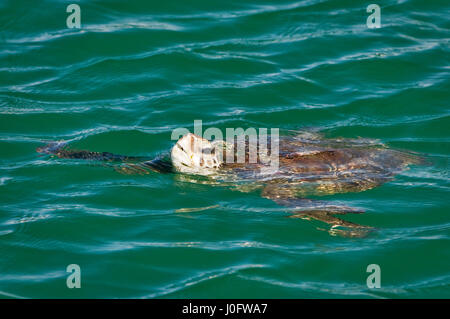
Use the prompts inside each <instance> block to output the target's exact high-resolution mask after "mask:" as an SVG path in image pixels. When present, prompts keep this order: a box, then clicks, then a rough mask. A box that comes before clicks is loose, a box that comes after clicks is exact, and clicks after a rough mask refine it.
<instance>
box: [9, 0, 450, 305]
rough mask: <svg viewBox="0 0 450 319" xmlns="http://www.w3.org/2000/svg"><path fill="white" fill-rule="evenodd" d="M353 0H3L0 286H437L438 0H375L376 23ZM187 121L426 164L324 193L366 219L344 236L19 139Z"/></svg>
mask: <svg viewBox="0 0 450 319" xmlns="http://www.w3.org/2000/svg"><path fill="white" fill-rule="evenodd" d="M72 2H76V3H78V4H79V5H80V7H81V24H82V25H81V29H68V28H67V26H66V18H67V16H68V15H69V13H66V7H67V5H68V4H70V3H72ZM370 3H372V1H370V2H368V1H350V0H340V1H337V0H336V1H332V0H328V1H321V0H309V1H297V2H295V1H289V0H288V1H275V0H272V1H261V0H258V1H257V0H252V1H247V0H245V1H243V0H239V1H213V0H195V1H132V0H128V1H87V0H86V1H62V0H60V1H24V0H21V1H4V0H3V1H1V2H0V30H1V31H0V43H1V46H0V204H1V205H0V297H18V298H19V297H26V298H51V297H57V298H79V297H83V298H107V297H113V298H116V297H117V298H141V297H146V298H224V297H237V298H239V297H252V298H257V297H267V298H342V297H343V298H346V297H357V298H384V297H388V298H419V297H425V298H429V297H447V298H448V297H450V272H449V270H450V254H449V244H450V240H449V238H450V218H449V209H450V204H449V187H450V183H449V159H450V135H449V133H450V129H449V127H450V120H449V115H450V108H449V103H448V98H449V93H448V92H449V89H450V86H449V62H450V58H449V39H450V22H449V20H448V17H449V16H450V6H449V2H448V1H444V0H442V1H430V0H429V1H415V0H405V1H386V0H380V1H377V2H375V3H377V4H379V5H380V7H381V28H379V29H369V28H367V26H366V19H367V17H368V15H369V14H368V13H366V7H367V5H369V4H370ZM197 119H198V120H202V121H203V126H204V129H206V128H208V127H218V128H220V129H222V130H223V131H225V129H226V128H227V127H229V128H236V127H243V128H248V127H255V128H259V127H264V128H273V127H275V128H280V129H309V128H313V129H320V130H322V131H323V132H324V133H325V134H326V136H329V137H340V136H342V137H358V136H361V137H367V138H376V139H379V140H380V141H382V142H384V143H386V144H387V145H389V146H390V147H392V148H399V149H406V150H411V151H415V152H420V153H423V154H424V155H425V156H426V157H427V159H428V161H429V165H425V166H414V167H412V168H411V169H410V170H407V171H404V172H402V173H401V174H399V175H398V176H397V177H396V179H395V180H393V181H391V182H388V183H386V184H384V185H382V186H381V187H378V188H375V189H372V190H369V191H366V192H361V193H347V194H341V195H334V196H329V197H327V199H328V200H339V201H341V202H344V203H345V204H346V205H348V206H355V207H360V208H362V209H364V210H365V211H366V213H365V214H361V215H347V216H345V217H344V218H345V219H346V220H349V221H353V222H357V223H361V224H364V225H370V226H373V227H376V229H377V231H376V232H374V233H372V234H371V235H370V236H368V237H367V238H362V239H356V238H354V239H349V238H342V237H335V236H330V234H329V233H328V232H326V231H323V230H321V229H323V228H326V225H324V224H323V223H320V222H318V221H305V220H300V219H291V218H286V216H288V215H287V213H285V212H284V211H282V210H280V207H278V206H277V205H276V204H275V203H274V202H272V201H270V200H267V199H263V198H261V197H260V196H259V193H258V192H249V193H242V192H237V191H234V190H232V189H229V188H225V187H212V186H210V185H202V184H192V183H189V182H185V181H183V180H181V179H180V178H177V176H176V175H171V174H165V175H164V174H156V173H152V174H149V175H145V176H139V175H122V174H119V173H117V172H116V171H114V170H113V169H112V168H111V167H104V166H100V165H94V164H93V163H86V162H81V161H76V160H63V159H57V158H49V157H47V156H40V155H39V154H37V153H36V152H35V149H36V148H37V147H39V146H42V145H43V143H44V142H48V141H55V140H65V141H69V142H70V145H71V147H73V148H77V149H89V150H94V151H109V152H115V153H119V154H128V155H149V156H156V155H158V154H160V153H163V152H166V151H168V150H169V149H170V147H171V146H172V145H173V141H171V139H170V136H171V132H172V130H173V129H175V128H178V127H187V128H189V129H191V130H192V129H193V121H194V120H197ZM209 206H213V208H210V209H206V210H203V211H194V212H177V211H178V210H179V209H182V208H196V207H209ZM69 264H78V265H79V266H80V267H81V288H80V289H76V288H74V289H69V288H67V286H66V278H67V276H68V275H69V274H68V273H67V272H66V267H67V265H69ZM369 264H378V265H379V266H380V267H381V288H378V289H377V288H375V289H369V288H368V287H367V285H366V278H367V276H368V275H369V274H368V273H367V272H366V267H367V265H369Z"/></svg>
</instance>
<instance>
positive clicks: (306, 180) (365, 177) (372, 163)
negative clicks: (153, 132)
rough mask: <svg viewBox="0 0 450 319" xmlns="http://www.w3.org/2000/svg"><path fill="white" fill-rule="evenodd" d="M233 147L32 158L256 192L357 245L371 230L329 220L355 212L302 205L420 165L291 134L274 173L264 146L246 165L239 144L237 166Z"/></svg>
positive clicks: (358, 142) (185, 144)
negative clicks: (178, 176)
mask: <svg viewBox="0 0 450 319" xmlns="http://www.w3.org/2000/svg"><path fill="white" fill-rule="evenodd" d="M237 141H238V140H237V139H235V140H234V142H233V143H229V142H225V141H220V140H219V141H213V142H211V141H209V140H206V139H204V138H202V137H200V136H197V135H195V134H192V133H189V134H186V135H184V136H183V137H181V138H180V139H179V140H178V141H177V142H176V143H175V145H174V146H173V147H172V149H171V152H170V155H168V156H161V157H158V158H156V159H149V158H143V157H129V156H123V155H116V154H112V153H108V152H91V151H76V150H68V149H67V148H66V144H65V143H63V142H60V143H51V144H48V145H47V146H44V147H41V148H38V149H37V151H38V152H41V153H47V154H52V155H55V156H57V157H60V158H76V159H90V160H100V161H104V162H110V163H119V165H116V166H115V169H116V170H118V171H119V172H122V173H127V174H131V173H137V174H145V173H148V171H149V170H153V171H157V172H161V173H170V172H177V173H182V176H185V177H186V178H188V179H189V180H190V181H194V182H196V181H197V182H198V181H202V182H205V181H206V182H207V183H211V184H219V185H225V186H231V187H235V188H236V189H238V190H240V191H247V192H248V191H249V190H251V191H256V190H259V191H260V192H261V196H262V197H264V198H267V199H271V200H273V201H274V202H276V203H278V204H279V205H282V206H283V207H286V209H287V210H289V211H291V215H290V217H293V218H303V219H315V220H319V221H322V222H325V223H327V224H329V225H330V226H331V228H330V229H329V232H330V234H332V235H336V234H337V235H342V236H346V237H363V236H365V235H367V234H368V233H369V232H370V231H371V230H372V228H371V227H368V226H362V225H358V224H355V223H352V222H349V221H345V220H343V219H341V218H339V217H337V216H340V215H344V214H347V213H362V212H363V211H362V210H361V209H356V208H351V207H347V206H344V205H340V204H337V203H331V202H326V201H322V200H313V199H309V198H308V197H311V196H320V195H331V194H336V193H345V192H360V191H365V190H368V189H371V188H374V187H376V186H379V185H380V184H382V183H385V182H387V181H389V180H391V179H392V178H393V177H394V175H396V174H397V173H399V172H400V171H401V170H404V169H406V168H407V167H408V165H410V164H421V163H423V159H422V157H420V156H418V155H415V154H412V153H410V152H404V151H398V150H393V149H389V148H387V147H386V146H385V145H384V144H382V143H380V142H378V141H376V140H372V139H364V138H357V139H349V138H324V137H323V136H322V135H320V134H317V133H311V132H296V133H295V134H292V133H290V134H285V135H283V136H280V137H278V138H277V139H276V141H277V145H278V154H277V159H278V163H277V164H278V166H277V167H276V168H274V167H272V166H270V165H269V162H268V161H267V160H264V161H263V160H262V159H263V157H264V156H266V159H267V155H272V154H271V153H270V151H269V152H266V151H267V150H268V149H270V148H271V144H269V145H268V147H267V149H266V150H264V154H263V152H262V149H259V148H257V149H256V152H257V160H256V161H254V160H253V161H251V160H250V147H249V142H248V140H244V141H246V146H245V148H244V160H243V161H241V162H240V163H239V162H237V160H236V158H237V156H238V154H237V153H238V147H237ZM227 152H231V154H233V155H232V157H231V158H232V160H231V161H230V160H227V157H226V154H230V153H227Z"/></svg>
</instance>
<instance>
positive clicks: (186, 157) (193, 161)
mask: <svg viewBox="0 0 450 319" xmlns="http://www.w3.org/2000/svg"><path fill="white" fill-rule="evenodd" d="M170 155H171V159H172V164H173V166H174V167H175V169H176V170H177V171H179V172H185V173H194V174H207V173H209V172H211V171H212V170H214V169H217V168H219V166H220V164H221V161H220V159H219V157H218V154H216V148H215V147H214V145H213V144H212V143H211V142H210V141H208V140H207V139H204V138H202V137H200V136H198V135H195V134H192V133H188V134H186V135H184V136H183V137H182V138H180V139H179V140H178V141H177V142H176V143H175V145H174V146H173V148H172V151H171V154H170Z"/></svg>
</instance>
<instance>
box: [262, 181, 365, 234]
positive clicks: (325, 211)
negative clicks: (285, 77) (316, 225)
mask: <svg viewBox="0 0 450 319" xmlns="http://www.w3.org/2000/svg"><path fill="white" fill-rule="evenodd" d="M261 195H262V196H263V197H264V198H268V199H271V200H273V201H274V202H276V203H277V204H279V205H282V206H285V207H287V208H290V211H291V214H292V215H290V216H289V217H290V218H301V219H306V220H312V219H314V220H319V221H321V222H324V223H327V224H328V225H330V226H331V228H330V229H329V230H328V233H330V235H333V236H336V235H339V236H343V237H358V238H361V237H366V236H367V235H368V234H369V233H370V232H371V231H373V228H372V227H370V226H363V225H359V224H356V223H352V222H349V221H346V220H343V219H341V218H338V217H336V216H335V215H345V214H349V213H350V214H361V213H364V211H362V210H359V209H355V208H351V207H347V206H344V205H333V204H332V203H330V202H326V201H321V200H312V199H307V198H298V197H297V196H296V194H295V191H294V190H293V189H291V188H289V187H287V186H286V185H267V186H266V187H265V188H264V189H263V191H262V194H261Z"/></svg>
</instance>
